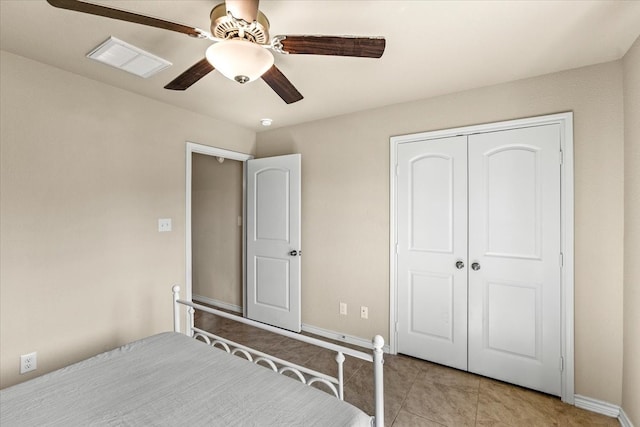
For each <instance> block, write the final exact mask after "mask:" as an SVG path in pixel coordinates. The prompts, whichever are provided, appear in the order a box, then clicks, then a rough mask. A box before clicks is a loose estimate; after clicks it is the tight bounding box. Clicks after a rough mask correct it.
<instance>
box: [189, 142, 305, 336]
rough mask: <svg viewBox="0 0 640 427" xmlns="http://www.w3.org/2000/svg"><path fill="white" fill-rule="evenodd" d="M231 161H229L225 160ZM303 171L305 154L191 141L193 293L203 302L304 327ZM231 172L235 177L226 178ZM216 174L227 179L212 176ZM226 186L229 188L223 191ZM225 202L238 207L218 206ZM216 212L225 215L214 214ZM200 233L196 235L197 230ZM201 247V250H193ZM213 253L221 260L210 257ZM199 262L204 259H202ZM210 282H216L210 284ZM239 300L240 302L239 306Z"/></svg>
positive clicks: (273, 322)
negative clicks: (259, 154)
mask: <svg viewBox="0 0 640 427" xmlns="http://www.w3.org/2000/svg"><path fill="white" fill-rule="evenodd" d="M216 162H217V163H218V165H216ZM231 162H234V163H231ZM225 163H226V164H227V166H225V167H220V166H221V165H224V164H225ZM236 163H237V164H236ZM227 169H228V170H227ZM300 170H301V157H300V155H299V154H290V155H284V156H276V157H267V158H261V159H255V160H254V159H253V156H251V155H248V154H243V153H238V152H234V151H229V150H223V149H219V148H214V147H209V146H206V145H200V144H195V143H191V142H188V143H187V145H186V191H185V199H186V209H185V210H186V221H185V240H186V251H185V253H186V278H185V285H186V288H187V289H186V297H187V299H188V300H193V299H195V297H196V295H197V297H198V298H197V299H198V300H199V301H201V302H205V303H208V304H211V305H213V306H215V307H218V308H223V309H228V310H231V311H236V312H238V313H240V312H241V313H242V316H243V317H247V318H250V319H253V320H257V321H260V322H263V323H267V324H270V325H273V326H278V327H281V328H284V329H289V330H293V331H296V332H299V331H300V327H301V296H300V294H301V268H300V266H301V261H300V256H301V254H302V250H301V247H300V240H301V236H300V231H301V215H300V203H301V193H300V192H301V183H300V180H301V173H300ZM238 176H240V179H238ZM228 178H230V179H231V180H233V181H234V182H227V181H226V180H227V179H228ZM211 180H219V181H221V182H214V183H211V182H206V181H211ZM202 181H205V182H202ZM238 181H239V182H238ZM226 187H232V188H231V189H229V188H226ZM225 193H228V194H226V195H224V196H223V194H225ZM238 193H239V194H238ZM220 198H221V199H220ZM223 204H229V205H234V206H220V205H223ZM240 205H241V206H242V208H241V210H239V206H240ZM194 208H195V209H200V208H202V212H194ZM238 212H241V214H240V215H238ZM214 214H216V215H217V214H219V215H220V217H219V218H210V217H211V216H212V215H214ZM238 228H240V229H241V232H239V231H238ZM216 230H217V232H216ZM196 232H197V233H198V234H199V235H198V236H194V233H196ZM240 234H241V238H240V239H239V240H238V237H239V235H240ZM225 237H228V239H227V240H225ZM195 250H199V251H202V253H198V254H194V251H195ZM214 256H218V259H212V257H214ZM238 260H241V264H240V266H239V267H238V265H237V264H238ZM247 260H248V261H247ZM195 262H199V264H198V265H197V266H196V265H195ZM225 263H233V264H232V265H226V264H225ZM238 277H241V286H240V287H239V288H238V283H239V280H238ZM197 282H200V283H197ZM216 283H218V284H219V285H218V286H216ZM211 287H213V288H215V289H207V288H211ZM194 289H196V290H198V292H200V293H203V292H213V293H211V294H209V295H223V296H224V295H226V297H223V298H224V299H222V300H221V299H218V298H217V297H216V296H214V297H211V296H206V295H200V294H194ZM203 289H207V290H203ZM240 295H241V296H240ZM227 297H230V298H231V302H229V300H228V298H227ZM234 298H235V299H234ZM238 300H239V301H240V302H241V304H242V305H241V306H239V305H237V301H238ZM234 301H235V302H234ZM187 322H190V318H189V317H188V316H187Z"/></svg>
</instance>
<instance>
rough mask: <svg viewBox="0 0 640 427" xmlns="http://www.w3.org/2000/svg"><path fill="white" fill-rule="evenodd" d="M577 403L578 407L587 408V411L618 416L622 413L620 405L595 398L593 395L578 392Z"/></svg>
mask: <svg viewBox="0 0 640 427" xmlns="http://www.w3.org/2000/svg"><path fill="white" fill-rule="evenodd" d="M575 405H576V407H578V408H581V409H586V410H587V411H591V412H596V413H598V414H602V415H606V416H608V417H613V418H618V416H619V415H620V407H619V406H618V405H614V404H611V403H608V402H603V401H602V400H598V399H593V398H591V397H586V396H581V395H579V394H576V396H575Z"/></svg>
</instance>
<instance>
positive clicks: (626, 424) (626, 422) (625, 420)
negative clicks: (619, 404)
mask: <svg viewBox="0 0 640 427" xmlns="http://www.w3.org/2000/svg"><path fill="white" fill-rule="evenodd" d="M618 421H620V425H621V426H622V427H633V423H632V422H631V420H630V419H629V417H627V414H626V413H625V412H624V409H622V408H620V415H619V416H618Z"/></svg>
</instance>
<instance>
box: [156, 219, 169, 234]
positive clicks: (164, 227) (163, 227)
mask: <svg viewBox="0 0 640 427" xmlns="http://www.w3.org/2000/svg"><path fill="white" fill-rule="evenodd" d="M158 231H159V232H161V233H164V232H167V231H171V218H160V219H158Z"/></svg>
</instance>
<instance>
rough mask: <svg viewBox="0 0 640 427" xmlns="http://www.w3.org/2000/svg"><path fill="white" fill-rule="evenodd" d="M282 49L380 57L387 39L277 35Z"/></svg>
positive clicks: (294, 51) (319, 53)
mask: <svg viewBox="0 0 640 427" xmlns="http://www.w3.org/2000/svg"><path fill="white" fill-rule="evenodd" d="M276 39H278V40H280V42H281V43H282V50H283V51H285V52H287V53H291V54H307V55H333V56H355V57H358V58H380V57H381V56H382V54H383V53H384V48H385V46H386V41H385V39H384V38H382V37H350V36H345V37H337V36H277V37H276Z"/></svg>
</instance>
